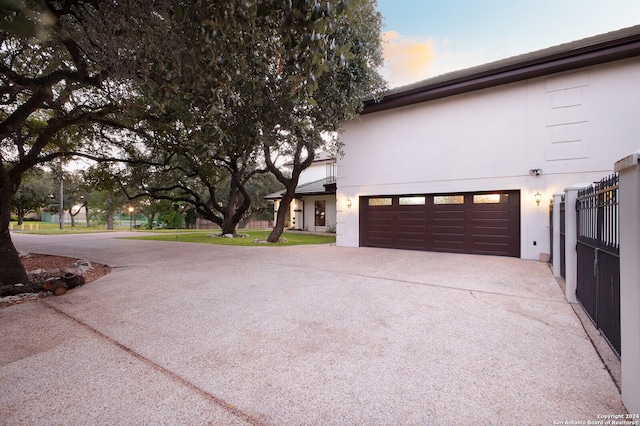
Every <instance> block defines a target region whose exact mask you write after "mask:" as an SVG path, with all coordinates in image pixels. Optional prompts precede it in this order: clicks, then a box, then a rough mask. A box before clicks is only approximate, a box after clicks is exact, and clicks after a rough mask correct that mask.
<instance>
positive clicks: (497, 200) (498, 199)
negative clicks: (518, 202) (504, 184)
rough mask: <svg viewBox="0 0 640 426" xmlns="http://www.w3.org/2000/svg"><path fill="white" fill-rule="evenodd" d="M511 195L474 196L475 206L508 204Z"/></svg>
mask: <svg viewBox="0 0 640 426" xmlns="http://www.w3.org/2000/svg"><path fill="white" fill-rule="evenodd" d="M508 202H509V194H481V195H474V196H473V204H506V203H508Z"/></svg>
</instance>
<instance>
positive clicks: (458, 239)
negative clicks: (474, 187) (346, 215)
mask: <svg viewBox="0 0 640 426" xmlns="http://www.w3.org/2000/svg"><path fill="white" fill-rule="evenodd" d="M360 245H362V246H364V247H384V248H398V249H409V250H427V251H444V252H452V253H472V254H491V255H497V256H512V257H520V191H498V192H474V193H464V194H425V195H400V196H398V195H393V196H376V197H361V199H360Z"/></svg>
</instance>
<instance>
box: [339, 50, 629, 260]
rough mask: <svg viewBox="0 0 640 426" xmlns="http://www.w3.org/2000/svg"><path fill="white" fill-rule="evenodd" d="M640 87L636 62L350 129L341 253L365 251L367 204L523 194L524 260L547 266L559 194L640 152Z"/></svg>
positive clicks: (410, 110)
mask: <svg viewBox="0 0 640 426" xmlns="http://www.w3.org/2000/svg"><path fill="white" fill-rule="evenodd" d="M638 81H640V59H638V58H631V59H626V60H622V61H616V62H611V63H608V64H603V65H597V66H593V67H588V68H584V69H582V70H580V71H572V72H567V73H560V74H555V75H551V76H548V77H540V78H535V79H531V80H526V81H521V82H517V83H512V84H507V85H503V86H499V87H494V88H489V89H484V90H479V91H475V92H471V93H466V94H462V95H457V96H452V97H449V98H445V99H439V100H435V101H430V102H425V103H422V104H418V105H412V106H407V107H403V108H397V109H392V110H388V111H382V112H377V113H373V114H367V115H364V116H361V117H360V118H359V119H357V120H354V121H352V122H349V123H345V126H344V127H345V132H344V134H343V135H342V136H341V138H342V141H343V142H344V144H345V145H344V153H345V155H344V156H343V157H339V158H338V173H337V175H338V181H337V186H338V192H337V210H338V216H337V221H338V224H337V244H338V245H342V246H358V245H359V224H358V212H359V209H358V197H360V196H365V195H397V194H419V193H437V192H467V191H485V190H514V189H517V190H520V191H521V256H522V258H525V259H539V258H540V254H541V253H543V254H546V253H549V251H550V250H549V228H548V226H549V214H548V204H549V200H550V199H551V198H552V197H553V194H554V193H555V192H557V191H560V190H563V189H564V188H566V187H568V186H571V185H572V184H574V183H576V182H591V181H595V180H600V179H601V178H602V177H604V176H606V175H607V174H610V173H613V164H614V162H615V161H617V160H618V159H619V158H621V157H623V156H624V155H626V154H627V153H628V152H631V151H633V150H635V149H637V143H638V142H637V140H638V139H637V135H638V134H640V120H639V119H638V117H637V112H638V111H640V84H638ZM530 169H542V170H543V173H542V174H541V175H540V176H531V175H530V173H529V170H530ZM536 192H540V193H541V194H542V202H541V203H540V206H537V205H536V203H535V200H534V194H535V193H536ZM347 199H350V200H351V202H352V206H351V208H347V206H346V200H347ZM534 241H535V242H536V245H533V242H534Z"/></svg>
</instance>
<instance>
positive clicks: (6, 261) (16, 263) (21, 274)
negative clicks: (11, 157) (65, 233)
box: [0, 167, 29, 284]
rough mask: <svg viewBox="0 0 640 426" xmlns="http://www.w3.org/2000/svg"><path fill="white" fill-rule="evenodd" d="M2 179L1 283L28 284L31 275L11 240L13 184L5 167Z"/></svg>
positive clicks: (0, 201)
mask: <svg viewBox="0 0 640 426" xmlns="http://www.w3.org/2000/svg"><path fill="white" fill-rule="evenodd" d="M1 171H2V172H3V173H2V174H1V181H0V284H18V283H22V284H28V283H29V277H28V276H27V271H26V270H25V269H24V265H22V261H21V260H20V255H19V254H18V250H16V248H15V247H14V245H13V241H11V232H10V231H9V222H10V221H11V198H12V197H13V195H14V192H12V191H11V188H12V187H13V184H12V182H11V180H10V178H9V177H8V175H7V174H6V173H4V171H5V169H4V167H3V168H2V170H1Z"/></svg>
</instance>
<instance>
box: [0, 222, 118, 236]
mask: <svg viewBox="0 0 640 426" xmlns="http://www.w3.org/2000/svg"><path fill="white" fill-rule="evenodd" d="M10 225H11V226H13V229H12V231H13V232H20V233H22V234H39V235H66V234H87V233H93V232H113V231H110V230H107V226H106V225H103V226H89V227H88V226H86V225H85V224H81V225H76V226H74V227H71V225H69V224H66V223H65V224H64V229H60V224H58V223H49V222H35V221H34V222H31V221H29V222H23V224H22V225H20V226H18V222H15V221H12V222H10ZM125 230H126V231H128V230H129V226H128V225H127V226H118V227H115V229H114V231H125Z"/></svg>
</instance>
